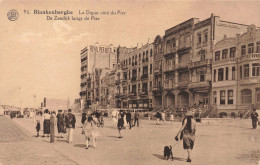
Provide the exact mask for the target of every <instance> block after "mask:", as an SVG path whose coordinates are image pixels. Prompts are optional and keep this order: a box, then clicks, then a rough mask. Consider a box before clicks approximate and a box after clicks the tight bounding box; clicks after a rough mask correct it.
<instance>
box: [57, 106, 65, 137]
mask: <svg viewBox="0 0 260 165" xmlns="http://www.w3.org/2000/svg"><path fill="white" fill-rule="evenodd" d="M56 117H57V128H58V134H59V136H58V138H63V136H62V134H63V133H64V125H65V121H64V114H62V110H58V114H57V116H56Z"/></svg>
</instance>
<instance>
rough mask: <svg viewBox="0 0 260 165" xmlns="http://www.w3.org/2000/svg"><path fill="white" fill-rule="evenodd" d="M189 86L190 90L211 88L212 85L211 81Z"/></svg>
mask: <svg viewBox="0 0 260 165" xmlns="http://www.w3.org/2000/svg"><path fill="white" fill-rule="evenodd" d="M188 86H189V88H202V87H209V86H210V84H209V81H203V82H193V83H190V84H189V85H188Z"/></svg>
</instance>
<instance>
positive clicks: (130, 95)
mask: <svg viewBox="0 0 260 165" xmlns="http://www.w3.org/2000/svg"><path fill="white" fill-rule="evenodd" d="M128 97H130V98H133V97H136V92H131V93H129V95H128Z"/></svg>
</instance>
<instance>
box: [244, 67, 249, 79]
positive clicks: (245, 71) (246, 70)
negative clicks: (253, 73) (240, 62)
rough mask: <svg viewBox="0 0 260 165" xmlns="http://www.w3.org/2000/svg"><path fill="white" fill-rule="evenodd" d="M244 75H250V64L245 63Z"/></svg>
mask: <svg viewBox="0 0 260 165" xmlns="http://www.w3.org/2000/svg"><path fill="white" fill-rule="evenodd" d="M244 77H249V64H245V65H244Z"/></svg>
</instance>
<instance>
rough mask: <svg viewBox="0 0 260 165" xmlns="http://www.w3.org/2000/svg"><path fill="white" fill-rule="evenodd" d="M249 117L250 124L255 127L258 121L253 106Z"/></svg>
mask: <svg viewBox="0 0 260 165" xmlns="http://www.w3.org/2000/svg"><path fill="white" fill-rule="evenodd" d="M251 119H252V126H253V129H256V127H257V122H258V113H257V112H256V109H255V108H253V112H252V114H251Z"/></svg>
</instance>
